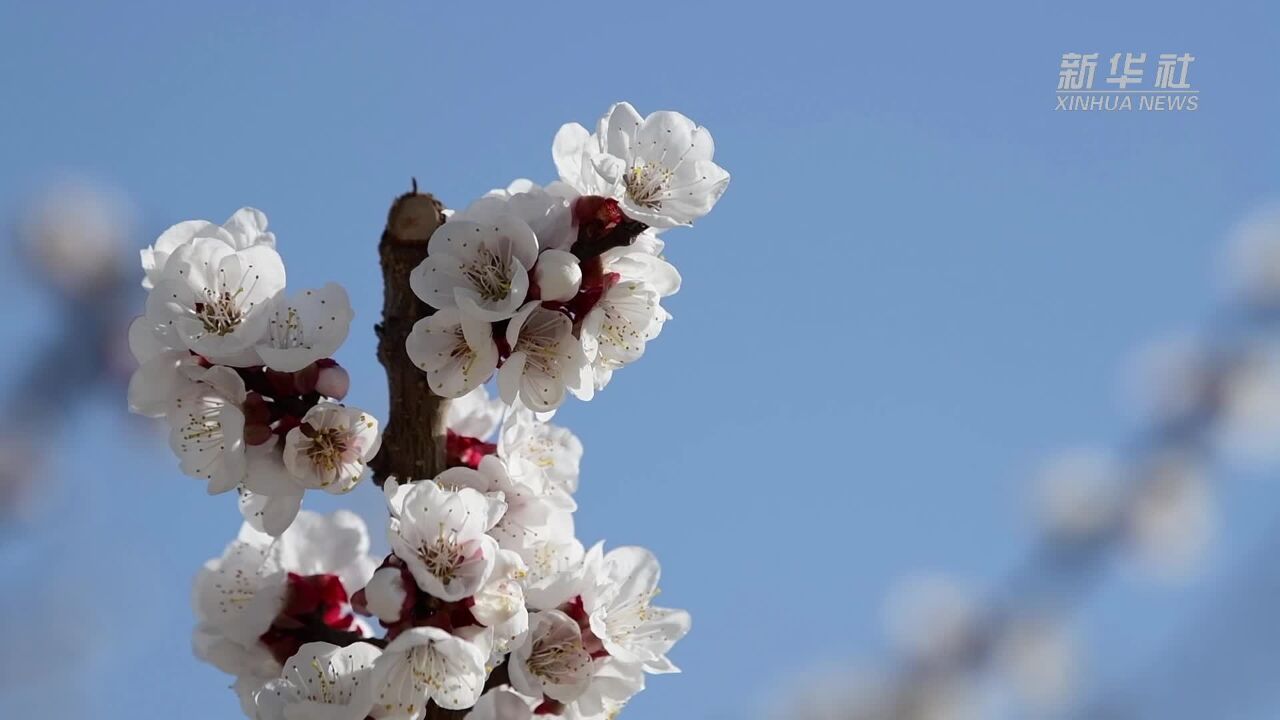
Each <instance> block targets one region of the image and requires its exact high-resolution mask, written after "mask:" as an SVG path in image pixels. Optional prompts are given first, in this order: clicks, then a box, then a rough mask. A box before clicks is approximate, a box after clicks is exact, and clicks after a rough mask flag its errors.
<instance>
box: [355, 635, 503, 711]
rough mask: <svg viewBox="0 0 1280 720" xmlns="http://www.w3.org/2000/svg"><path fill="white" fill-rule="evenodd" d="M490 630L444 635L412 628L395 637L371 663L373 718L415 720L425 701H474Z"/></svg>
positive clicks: (452, 704)
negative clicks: (372, 664)
mask: <svg viewBox="0 0 1280 720" xmlns="http://www.w3.org/2000/svg"><path fill="white" fill-rule="evenodd" d="M489 632H490V631H488V630H483V629H481V628H477V627H469V628H463V629H462V630H460V631H459V634H456V635H454V634H450V633H448V632H445V631H444V630H441V629H439V628H434V627H416V628H411V629H409V630H406V631H404V632H402V633H400V634H399V635H397V636H396V639H394V640H392V641H391V643H390V644H389V645H387V648H386V649H385V650H383V652H382V655H381V656H380V657H379V658H378V660H377V662H376V663H375V671H374V677H375V683H376V686H377V690H376V693H375V699H374V706H373V710H372V712H371V713H370V714H371V715H372V716H373V717H375V718H396V719H397V720H399V719H401V718H404V719H407V720H418V719H419V718H422V717H423V716H424V715H425V714H426V710H427V702H428V701H431V702H434V703H435V704H437V705H439V706H440V707H442V708H445V709H449V710H461V709H463V708H469V707H471V706H472V705H475V704H476V701H477V700H479V699H480V694H481V693H482V692H483V690H484V682H485V679H486V678H487V677H488V672H487V670H486V666H485V661H486V660H488V659H489V639H488V633H489Z"/></svg>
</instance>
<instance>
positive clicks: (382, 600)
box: [364, 567, 408, 625]
mask: <svg viewBox="0 0 1280 720" xmlns="http://www.w3.org/2000/svg"><path fill="white" fill-rule="evenodd" d="M407 596H408V593H407V589H406V588H405V584H404V574H403V573H401V572H400V568H398V567H384V568H379V569H378V570H377V571H376V572H374V573H373V577H372V578H370V580H369V584H368V585H366V586H365V588H364V597H365V606H366V607H367V608H368V609H369V612H371V613H373V614H374V615H375V616H376V617H377V618H378V619H379V620H381V621H382V622H383V624H384V625H391V624H393V623H396V622H399V621H400V616H401V614H402V613H403V611H404V601H405V598H406V597H407Z"/></svg>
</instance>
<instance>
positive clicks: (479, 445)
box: [445, 430, 498, 470]
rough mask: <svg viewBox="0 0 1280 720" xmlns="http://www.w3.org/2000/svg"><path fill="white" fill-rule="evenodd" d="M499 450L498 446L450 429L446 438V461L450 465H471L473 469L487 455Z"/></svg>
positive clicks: (477, 466)
mask: <svg viewBox="0 0 1280 720" xmlns="http://www.w3.org/2000/svg"><path fill="white" fill-rule="evenodd" d="M496 452H498V446H497V445H495V444H494V443H487V442H485V441H483V440H478V439H476V438H473V437H468V436H466V435H459V434H458V433H456V432H454V431H452V430H450V431H448V436H447V437H446V439H445V461H446V462H447V463H448V465H449V467H459V466H462V467H469V468H471V469H472V470H475V469H476V468H479V467H480V461H481V460H483V459H484V456H485V455H492V454H494V453H496Z"/></svg>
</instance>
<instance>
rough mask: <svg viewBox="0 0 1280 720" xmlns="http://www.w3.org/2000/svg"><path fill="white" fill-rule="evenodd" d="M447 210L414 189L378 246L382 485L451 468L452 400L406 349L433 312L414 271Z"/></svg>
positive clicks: (377, 466)
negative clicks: (417, 289)
mask: <svg viewBox="0 0 1280 720" xmlns="http://www.w3.org/2000/svg"><path fill="white" fill-rule="evenodd" d="M442 210H443V206H441V204H440V201H439V200H436V199H435V198H434V197H432V196H431V195H429V194H427V193H420V192H418V182H417V181H416V180H415V181H414V182H413V189H412V190H410V191H409V192H407V193H405V194H404V195H401V196H400V197H398V198H396V200H395V202H393V203H392V204H391V210H390V212H388V213H387V224H386V227H385V228H384V229H383V231H382V240H381V241H380V242H379V243H378V255H379V256H380V259H381V265H382V281H383V296H382V322H380V323H378V324H377V325H376V326H374V330H375V331H376V332H377V334H378V361H379V362H381V363H382V366H383V367H384V368H386V371H387V385H388V389H389V390H390V401H391V403H390V411H389V413H388V416H387V426H386V428H385V429H384V430H383V433H382V449H381V450H379V451H378V455H377V456H376V457H374V459H373V461H372V462H370V463H369V465H370V467H372V468H373V479H374V482H376V483H377V484H378V485H379V486H381V485H382V483H383V482H384V481H385V480H386V479H387V478H388V477H392V476H394V477H396V478H397V479H398V480H400V481H401V482H406V481H409V480H422V479H426V478H433V477H435V476H436V475H438V474H440V473H441V472H442V471H443V470H444V469H445V440H446V438H445V432H446V431H445V424H444V418H445V412H446V410H447V409H448V405H449V401H448V400H447V399H446V398H442V397H438V396H437V395H435V394H434V393H432V392H431V390H430V388H428V387H427V376H426V374H425V373H423V372H422V371H421V370H420V369H418V368H417V367H415V366H414V364H413V363H412V362H410V360H409V355H408V354H407V353H406V352H405V350H404V341H405V338H406V337H408V336H409V331H410V330H411V329H412V328H413V324H414V323H415V322H417V321H418V320H419V319H421V318H424V317H426V316H428V315H430V314H431V313H432V312H433V310H432V309H431V308H430V307H429V306H428V305H427V304H426V303H424V302H422V301H421V300H419V299H418V297H417V296H416V295H414V294H413V290H412V289H411V288H410V287H409V273H410V271H412V270H413V269H414V268H415V267H417V266H418V264H419V263H421V262H422V261H423V259H425V258H426V257H427V240H428V239H430V238H431V233H433V232H435V229H436V228H437V227H439V226H440V224H441V223H442V222H444V216H443V213H442Z"/></svg>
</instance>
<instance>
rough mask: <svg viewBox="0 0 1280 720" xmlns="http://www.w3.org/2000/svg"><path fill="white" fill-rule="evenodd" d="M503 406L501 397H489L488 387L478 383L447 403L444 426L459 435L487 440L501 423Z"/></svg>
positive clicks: (504, 406)
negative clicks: (472, 388)
mask: <svg viewBox="0 0 1280 720" xmlns="http://www.w3.org/2000/svg"><path fill="white" fill-rule="evenodd" d="M505 408H506V405H505V404H503V402H502V400H501V399H499V398H490V397H489V391H488V389H486V388H485V386H483V385H480V386H478V387H476V389H474V390H472V391H471V392H469V393H467V394H465V395H463V396H462V397H459V398H455V399H454V400H453V402H450V403H449V409H448V410H446V411H445V427H447V428H449V429H450V430H452V431H454V432H455V433H457V434H459V435H463V436H466V437H473V438H476V439H478V440H488V439H489V438H491V437H493V434H494V433H496V432H497V431H498V428H499V427H500V426H501V425H502V416H503V412H504V410H505Z"/></svg>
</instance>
